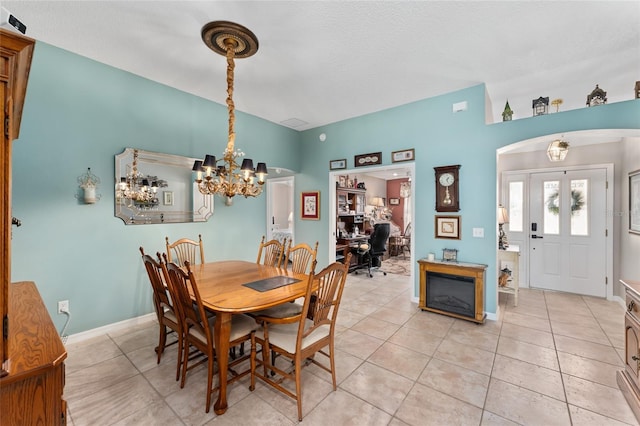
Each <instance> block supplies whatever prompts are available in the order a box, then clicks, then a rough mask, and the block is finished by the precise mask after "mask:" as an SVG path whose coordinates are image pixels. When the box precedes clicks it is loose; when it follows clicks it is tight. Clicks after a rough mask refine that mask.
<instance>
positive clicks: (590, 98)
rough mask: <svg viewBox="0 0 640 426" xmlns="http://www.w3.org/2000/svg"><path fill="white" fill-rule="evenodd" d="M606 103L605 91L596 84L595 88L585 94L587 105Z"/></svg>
mask: <svg viewBox="0 0 640 426" xmlns="http://www.w3.org/2000/svg"><path fill="white" fill-rule="evenodd" d="M606 103H607V92H605V91H604V90H602V89H601V88H599V87H598V85H597V84H596V88H595V89H593V91H592V92H591V93H589V94H588V95H587V106H590V107H592V106H596V105H604V104H606Z"/></svg>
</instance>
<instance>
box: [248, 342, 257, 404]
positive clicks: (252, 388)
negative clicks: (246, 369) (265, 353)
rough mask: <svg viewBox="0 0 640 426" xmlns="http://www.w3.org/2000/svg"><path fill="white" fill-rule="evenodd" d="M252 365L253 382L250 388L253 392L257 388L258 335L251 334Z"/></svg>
mask: <svg viewBox="0 0 640 426" xmlns="http://www.w3.org/2000/svg"><path fill="white" fill-rule="evenodd" d="M249 360H250V365H251V384H250V385H249V390H250V391H252V392H253V390H254V389H255V388H256V336H255V335H254V334H251V357H250V358H249Z"/></svg>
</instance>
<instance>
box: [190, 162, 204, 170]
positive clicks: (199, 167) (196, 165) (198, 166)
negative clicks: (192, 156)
mask: <svg viewBox="0 0 640 426" xmlns="http://www.w3.org/2000/svg"><path fill="white" fill-rule="evenodd" d="M191 170H192V171H194V172H204V168H203V167H202V160H196V161H194V162H193V168H192V169H191Z"/></svg>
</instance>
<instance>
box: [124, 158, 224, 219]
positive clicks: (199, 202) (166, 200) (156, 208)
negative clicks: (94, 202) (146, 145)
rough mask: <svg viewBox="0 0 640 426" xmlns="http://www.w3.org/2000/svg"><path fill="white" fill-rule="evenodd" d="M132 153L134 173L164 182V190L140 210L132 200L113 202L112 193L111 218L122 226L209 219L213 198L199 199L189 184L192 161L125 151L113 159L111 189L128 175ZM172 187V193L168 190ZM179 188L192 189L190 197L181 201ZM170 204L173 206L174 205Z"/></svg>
mask: <svg viewBox="0 0 640 426" xmlns="http://www.w3.org/2000/svg"><path fill="white" fill-rule="evenodd" d="M134 151H138V172H140V173H142V174H143V175H145V176H153V177H157V178H159V179H161V180H164V181H165V182H164V183H163V187H166V188H167V190H166V191H163V190H162V188H159V189H158V197H157V199H156V200H155V202H154V203H153V206H150V207H140V206H137V205H135V203H134V202H133V201H132V200H128V199H125V198H117V190H116V191H115V192H114V216H115V217H118V218H120V219H122V221H123V222H124V223H125V225H145V224H160V223H189V222H206V221H207V220H208V219H209V218H210V217H211V216H212V215H213V212H214V197H213V196H212V195H202V194H201V193H200V192H199V191H198V188H197V186H196V183H195V181H194V180H193V176H192V172H191V168H192V166H193V162H194V161H195V160H196V159H195V158H189V157H183V156H180V155H173V154H164V153H160V152H153V151H145V150H142V149H136V148H125V149H124V151H123V152H122V153H121V154H117V155H115V185H118V184H119V183H120V178H121V177H125V176H127V174H128V173H130V172H131V167H132V164H133V153H134ZM163 171H164V172H165V173H164V174H163ZM180 175H184V178H182V179H181V178H180V177H179V176H180ZM172 182H173V183H172ZM165 184H166V185H165ZM172 184H173V188H175V189H172ZM176 187H177V188H176ZM180 187H182V188H192V192H191V193H192V194H193V195H192V197H190V198H188V197H187V196H184V197H183V196H182V195H184V194H185V193H186V192H187V191H185V190H184V189H178V188H180ZM169 192H170V194H168V193H169ZM180 200H182V203H180ZM174 201H177V202H175V203H174ZM186 203H189V204H188V205H187V204H186ZM180 204H183V205H182V206H181V205H180ZM190 206H193V207H192V209H189V207H190Z"/></svg>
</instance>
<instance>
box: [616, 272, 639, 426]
mask: <svg viewBox="0 0 640 426" xmlns="http://www.w3.org/2000/svg"><path fill="white" fill-rule="evenodd" d="M620 282H621V283H622V285H624V287H625V293H626V298H625V301H626V304H627V312H626V314H625V316H624V349H625V350H624V353H625V355H624V370H620V371H618V373H617V374H616V378H617V381H618V386H619V387H620V390H621V391H622V393H623V394H624V397H625V398H626V399H627V402H628V403H629V406H630V407H631V410H632V411H633V414H635V416H636V418H637V419H638V420H639V421H640V281H631V280H620Z"/></svg>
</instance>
